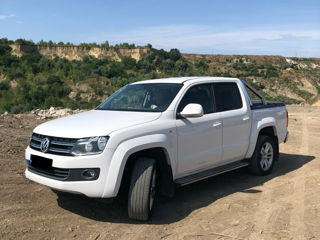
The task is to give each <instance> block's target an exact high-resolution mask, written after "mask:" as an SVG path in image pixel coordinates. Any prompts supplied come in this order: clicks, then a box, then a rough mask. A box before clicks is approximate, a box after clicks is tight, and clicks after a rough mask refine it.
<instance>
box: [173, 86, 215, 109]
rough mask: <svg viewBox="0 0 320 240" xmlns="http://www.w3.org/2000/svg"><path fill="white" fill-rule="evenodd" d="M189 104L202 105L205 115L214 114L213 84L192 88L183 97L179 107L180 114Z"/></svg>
mask: <svg viewBox="0 0 320 240" xmlns="http://www.w3.org/2000/svg"><path fill="white" fill-rule="evenodd" d="M189 103H197V104H200V105H201V106H202V108H203V113H204V114H208V113H213V112H214V104H213V91H212V84H211V83H208V84H199V85H196V86H193V87H191V88H190V89H189V90H188V91H187V92H186V94H185V95H184V96H183V98H182V100H181V102H180V104H179V106H178V112H181V111H182V110H183V108H184V107H185V106H187V105H188V104H189Z"/></svg>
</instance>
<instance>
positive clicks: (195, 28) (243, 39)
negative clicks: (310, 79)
mask: <svg viewBox="0 0 320 240" xmlns="http://www.w3.org/2000/svg"><path fill="white" fill-rule="evenodd" d="M87 40H88V41H96V42H103V41H105V40H108V41H110V42H111V43H119V42H130V43H136V44H147V43H151V44H152V45H153V46H154V47H156V48H165V49H170V48H178V49H180V50H181V51H182V52H189V53H191V52H194V53H224V54H276V55H285V56H287V55H291V56H292V55H295V54H297V53H298V54H299V52H301V54H303V55H304V56H318V57H319V56H320V47H319V46H320V30H318V29H317V30H287V29H283V30H281V29H280V30H279V29H276V30H272V29H271V30H270V29H267V30H263V29H259V30H257V29H246V30H236V31H221V30H220V31H218V30H216V29H215V28H213V27H210V26H205V25H169V26H155V27H142V28H137V29H132V30H127V31H123V32H108V33H105V34H102V35H100V36H96V37H92V38H90V39H87Z"/></svg>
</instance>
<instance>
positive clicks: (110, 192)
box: [102, 134, 174, 198]
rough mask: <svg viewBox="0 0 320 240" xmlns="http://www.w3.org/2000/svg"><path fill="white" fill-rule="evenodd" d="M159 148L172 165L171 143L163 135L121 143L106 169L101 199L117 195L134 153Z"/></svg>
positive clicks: (143, 137)
mask: <svg viewBox="0 0 320 240" xmlns="http://www.w3.org/2000/svg"><path fill="white" fill-rule="evenodd" d="M156 147H161V148H164V149H165V150H166V151H167V154H168V159H169V161H170V160H171V162H169V163H168V164H174V162H173V161H172V160H173V159H174V153H173V151H172V149H173V143H172V141H171V140H170V138H169V137H168V136H166V135H165V134H153V135H148V136H142V137H137V138H133V139H130V140H127V141H125V142H122V143H121V144H120V145H119V146H118V147H117V149H116V150H115V152H114V154H113V156H112V159H111V162H110V165H109V169H108V171H107V172H108V174H107V178H106V183H105V188H104V191H103V196H102V197H103V198H110V197H115V196H117V194H118V191H119V188H120V184H121V180H122V176H123V172H124V168H125V166H126V163H127V160H128V158H129V156H130V155H131V154H133V153H135V152H138V151H142V150H146V149H150V148H156Z"/></svg>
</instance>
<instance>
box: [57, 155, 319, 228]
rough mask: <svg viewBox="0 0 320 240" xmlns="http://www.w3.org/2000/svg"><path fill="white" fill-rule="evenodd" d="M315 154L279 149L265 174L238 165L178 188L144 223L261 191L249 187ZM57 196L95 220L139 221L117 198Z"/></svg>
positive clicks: (175, 217) (70, 208)
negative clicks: (108, 202) (292, 152)
mask: <svg viewBox="0 0 320 240" xmlns="http://www.w3.org/2000/svg"><path fill="white" fill-rule="evenodd" d="M314 158H315V157H314V156H306V155H297V154H285V153H280V161H278V162H277V163H276V166H275V168H274V170H273V172H272V173H271V174H270V175H268V176H254V175H251V174H249V173H247V171H246V169H238V170H235V171H232V172H229V173H225V174H222V175H219V176H215V177H212V178H209V179H206V180H203V181H200V182H197V183H194V184H190V185H187V186H185V187H182V188H178V189H177V191H176V194H175V196H174V197H173V198H171V199H167V198H163V199H160V200H158V201H157V203H156V205H155V211H154V215H153V217H152V219H151V220H149V221H148V222H147V224H169V223H173V222H177V221H180V220H181V219H183V218H185V217H186V216H188V215H189V214H190V213H191V212H193V211H194V210H196V209H199V208H203V207H205V206H208V205H210V204H212V203H214V202H215V201H216V200H218V199H220V198H222V197H225V196H228V195H230V194H233V193H236V192H245V193H248V194H256V193H260V192H261V191H260V190H256V189H252V188H254V187H256V186H259V185H262V184H264V183H265V182H268V181H269V180H271V179H273V178H276V177H279V176H281V175H285V174H287V173H289V172H292V171H294V170H296V169H299V168H300V167H302V166H303V165H304V164H306V163H308V162H310V161H312V160H313V159H314ZM57 196H58V198H57V202H58V205H59V206H60V207H61V208H63V209H65V210H68V211H70V212H72V213H75V214H78V215H80V216H83V217H86V218H89V219H93V220H95V221H102V222H115V223H141V222H138V221H134V220H130V219H129V218H128V215H127V206H126V204H124V203H121V202H119V201H114V202H113V203H112V204H105V203H103V202H100V201H98V200H93V199H90V198H87V197H85V196H81V195H72V194H58V195H57ZM142 223H143V222H142ZM144 224H145V223H144Z"/></svg>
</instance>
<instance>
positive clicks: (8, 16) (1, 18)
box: [0, 14, 15, 20]
mask: <svg viewBox="0 0 320 240" xmlns="http://www.w3.org/2000/svg"><path fill="white" fill-rule="evenodd" d="M14 16H15V15H14V14H9V15H0V20H6V19H7V18H12V17H14Z"/></svg>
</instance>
